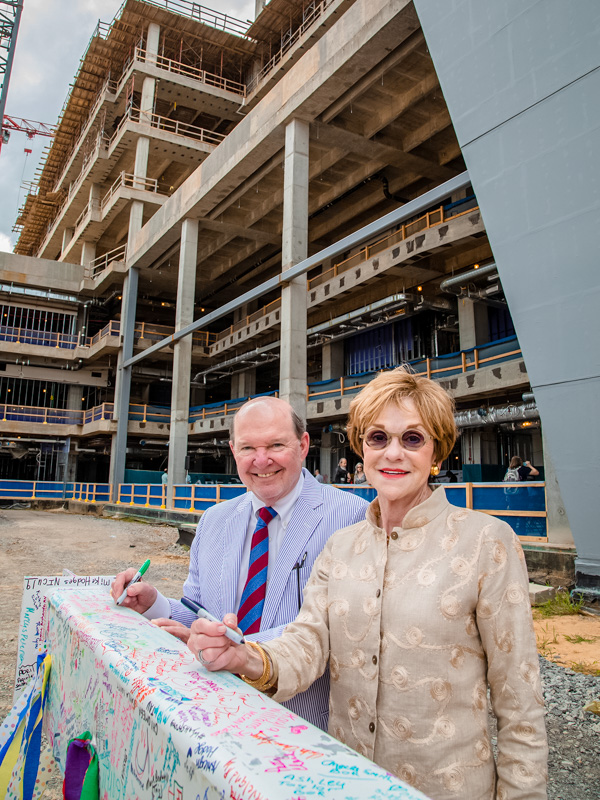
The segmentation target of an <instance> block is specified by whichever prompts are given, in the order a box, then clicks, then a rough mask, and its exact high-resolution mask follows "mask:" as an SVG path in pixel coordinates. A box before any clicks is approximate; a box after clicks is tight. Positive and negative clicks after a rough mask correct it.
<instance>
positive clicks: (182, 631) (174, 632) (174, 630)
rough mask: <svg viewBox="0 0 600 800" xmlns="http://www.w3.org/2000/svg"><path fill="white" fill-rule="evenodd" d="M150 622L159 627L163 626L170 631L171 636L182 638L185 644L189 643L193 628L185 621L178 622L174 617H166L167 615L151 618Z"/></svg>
mask: <svg viewBox="0 0 600 800" xmlns="http://www.w3.org/2000/svg"><path fill="white" fill-rule="evenodd" d="M150 622H151V623H152V624H153V625H156V627H157V628H162V629H163V630H164V631H166V632H167V633H170V634H171V636H175V637H176V638H177V639H181V641H182V642H183V643H184V644H187V643H188V639H189V638H190V634H191V630H190V629H189V628H188V627H186V626H185V625H184V624H183V622H176V621H175V620H174V619H166V618H165V617H158V618H157V619H152V620H150Z"/></svg>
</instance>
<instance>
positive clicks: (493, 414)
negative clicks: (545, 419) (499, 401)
mask: <svg viewBox="0 0 600 800" xmlns="http://www.w3.org/2000/svg"><path fill="white" fill-rule="evenodd" d="M539 416H540V413H539V411H538V409H537V406H536V404H535V402H528V403H514V404H512V403H511V404H510V405H508V406H492V407H490V408H486V407H481V408H470V409H468V410H467V411H457V412H456V414H455V415H454V419H455V420H456V424H457V426H458V427H459V428H481V427H483V426H485V425H501V424H502V423H504V422H522V421H523V420H527V419H539Z"/></svg>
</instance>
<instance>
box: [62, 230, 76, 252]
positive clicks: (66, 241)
mask: <svg viewBox="0 0 600 800" xmlns="http://www.w3.org/2000/svg"><path fill="white" fill-rule="evenodd" d="M74 233H75V230H74V229H73V228H65V229H64V231H63V238H62V250H61V255H62V254H63V253H64V252H65V250H66V249H67V247H68V246H69V245H70V244H71V240H72V239H73V234H74Z"/></svg>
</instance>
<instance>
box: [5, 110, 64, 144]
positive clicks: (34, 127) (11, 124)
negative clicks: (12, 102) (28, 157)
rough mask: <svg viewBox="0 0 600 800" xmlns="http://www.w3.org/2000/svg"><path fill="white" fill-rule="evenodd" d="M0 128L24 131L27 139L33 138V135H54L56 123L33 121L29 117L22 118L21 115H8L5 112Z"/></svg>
mask: <svg viewBox="0 0 600 800" xmlns="http://www.w3.org/2000/svg"><path fill="white" fill-rule="evenodd" d="M2 130H3V131H21V133H26V134H27V136H28V138H29V139H33V137H34V136H54V134H55V133H56V125H48V124H46V123H45V122H34V121H33V120H31V119H22V118H21V117H9V116H8V114H5V115H4V120H3V122H2Z"/></svg>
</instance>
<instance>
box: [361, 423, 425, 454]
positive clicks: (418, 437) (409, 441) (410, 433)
mask: <svg viewBox="0 0 600 800" xmlns="http://www.w3.org/2000/svg"><path fill="white" fill-rule="evenodd" d="M360 438H361V439H364V441H365V444H367V445H368V446H369V447H370V448H371V450H385V448H386V447H387V446H388V445H389V443H390V442H391V441H392V439H394V438H396V439H398V440H399V442H400V444H401V445H402V447H403V448H404V449H405V450H420V449H421V448H422V447H423V446H424V445H426V444H427V442H428V441H429V440H430V439H431V436H428V434H426V433H422V432H421V431H418V430H415V429H414V428H409V430H407V431H404V432H403V433H387V431H384V430H381V429H380V428H373V430H370V431H367V432H366V433H363V434H362V435H361V437H360Z"/></svg>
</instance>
